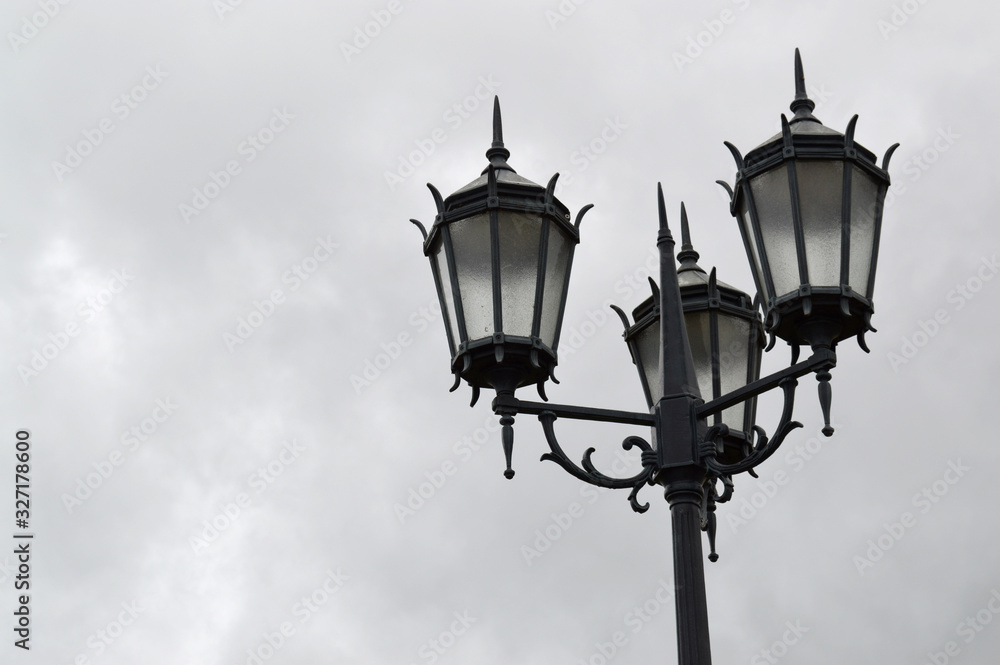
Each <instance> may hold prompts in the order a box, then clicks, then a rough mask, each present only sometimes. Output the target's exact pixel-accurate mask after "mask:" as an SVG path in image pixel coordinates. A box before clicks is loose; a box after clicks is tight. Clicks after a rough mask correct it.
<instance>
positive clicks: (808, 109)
mask: <svg viewBox="0 0 1000 665" xmlns="http://www.w3.org/2000/svg"><path fill="white" fill-rule="evenodd" d="M788 108H789V109H790V110H791V111H792V113H794V114H795V116H794V117H793V118H792V119H791V120H789V121H788V124H793V123H796V122H799V121H802V120H812V121H813V122H819V120H817V119H816V118H815V117H814V116H813V114H812V112H813V109H815V108H816V104H815V102H813V100H811V99H809V96H808V95H807V94H806V77H805V74H803V73H802V56H801V55H799V49H795V99H794V100H792V103H791V104H789V105H788Z"/></svg>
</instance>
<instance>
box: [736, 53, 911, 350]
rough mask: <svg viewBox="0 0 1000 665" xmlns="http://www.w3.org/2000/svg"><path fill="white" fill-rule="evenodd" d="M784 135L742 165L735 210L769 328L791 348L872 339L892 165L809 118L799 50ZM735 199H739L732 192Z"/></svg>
mask: <svg viewBox="0 0 1000 665" xmlns="http://www.w3.org/2000/svg"><path fill="white" fill-rule="evenodd" d="M789 108H790V109H791V111H792V112H793V113H794V116H793V118H792V119H791V120H790V121H789V120H787V118H786V117H785V116H784V115H782V117H781V132H780V133H778V134H777V135H775V136H774V137H772V138H771V139H769V140H767V141H766V142H764V143H763V144H761V145H760V146H758V147H757V148H754V149H753V150H751V151H750V152H749V153H747V155H746V157H742V156H741V155H740V152H739V151H738V150H737V149H736V148H735V147H734V146H733V145H732V144H731V143H729V142H726V146H727V147H728V148H729V150H730V151H731V152H732V154H733V157H734V159H735V160H736V167H737V177H736V183H735V187H734V188H730V187H729V186H728V184H726V183H725V182H722V181H720V184H721V185H723V186H724V187H725V188H726V189H727V191H728V192H729V194H730V200H731V203H730V211H731V213H732V214H733V216H734V217H735V218H736V219H737V221H738V223H739V227H740V233H741V235H742V237H743V242H744V246H745V249H746V252H747V258H748V260H749V262H750V265H751V268H752V270H751V272H752V273H753V276H754V281H755V283H756V286H757V291H758V293H759V294H760V296H761V299H762V301H763V307H764V326H765V329H766V330H767V332H769V333H771V335H772V339H771V343H770V345H769V346H768V348H771V346H772V345H773V344H774V336H777V337H780V338H781V339H783V340H785V341H787V342H788V343H789V344H792V345H799V344H807V345H809V346H812V347H813V348H817V347H826V348H834V347H835V346H836V344H837V342H839V341H841V340H843V339H846V338H849V337H852V336H857V338H858V342H859V344H860V345H861V348H862V349H864V350H865V351H868V348H867V346H866V345H865V341H864V334H865V333H866V332H867V331H869V330H874V328H872V326H871V317H872V314H873V312H874V304H873V292H874V286H875V267H876V262H877V258H878V248H879V237H880V234H881V227H882V211H883V204H884V200H885V194H886V191H887V189H888V187H889V184H890V181H889V174H888V171H887V168H888V163H889V159H890V157H891V155H892V153H893V151H894V150H895V149H896V147H897V146H898V144H896V145H893V146H892V147H890V148H889V149H888V151H887V152H886V154H885V156H884V158H883V161H882V166H881V167H879V166H878V165H877V163H876V158H875V155H874V154H873V153H872V152H871V151H869V150H868V149H867V148H865V147H863V146H861V145H860V144H858V143H856V142H855V141H854V129H855V124H856V123H857V119H858V117H857V116H856V115H855V116H854V117H853V118H852V119H851V121H850V123H849V124H848V126H847V130H846V133H845V134H841V133H840V132H837V131H835V130H833V129H830V128H829V127H826V126H824V125H823V124H822V123H821V122H820V121H819V120H818V119H816V118H815V117H814V116H813V115H812V111H813V109H814V108H815V104H814V103H813V101H812V100H810V99H809V98H808V96H807V95H806V90H805V79H804V76H803V73H802V60H801V57H800V56H799V52H798V49H796V51H795V99H794V100H793V101H792V103H791V105H790V107H789ZM734 190H735V191H734Z"/></svg>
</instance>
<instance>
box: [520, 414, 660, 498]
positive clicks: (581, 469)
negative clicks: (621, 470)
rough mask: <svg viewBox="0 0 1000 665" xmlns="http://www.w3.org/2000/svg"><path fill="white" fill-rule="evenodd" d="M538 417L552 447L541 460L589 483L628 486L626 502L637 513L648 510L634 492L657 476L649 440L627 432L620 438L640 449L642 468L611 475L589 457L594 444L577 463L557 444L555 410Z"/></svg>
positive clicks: (622, 487) (600, 485) (616, 486)
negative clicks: (620, 475) (626, 475)
mask: <svg viewBox="0 0 1000 665" xmlns="http://www.w3.org/2000/svg"><path fill="white" fill-rule="evenodd" d="M538 420H539V421H540V422H541V423H542V430H543V431H544V432H545V440H546V441H547V442H548V444H549V449H550V450H551V451H552V452H550V453H545V454H544V455H542V460H543V461H545V460H548V461H550V462H555V463H556V464H558V465H559V466H561V467H562V468H563V469H565V470H566V471H567V472H569V474H570V475H571V476H573V477H575V478H579V479H580V480H582V481H584V482H585V483H589V484H591V485H596V486H598V487H608V488H611V489H624V488H626V487H631V488H632V491H631V492H630V493H629V495H628V501H629V504H631V506H632V510H634V511H635V512H637V513H644V512H646V511H647V510H649V504H648V503H643V504H640V503H639V502H638V500H637V498H636V497H637V495H638V494H639V490H640V489H642V487H643V486H644V485H652V484H654V483H653V479H654V478H655V476H656V452H654V451H653V449H652V447H651V446H650V445H649V443H648V442H647V441H646V440H644V439H642V438H640V437H638V436H630V437H627V438H626V439H625V440H624V441H622V448H624V449H625V450H631V449H632V448H638V449H639V450H641V451H642V471H640V472H639V473H638V474H636V475H634V476H632V477H630V478H612V477H611V476H606V475H604V474H603V473H601V472H600V471H598V470H597V468H596V467H595V466H594V463H593V462H592V461H591V455H593V454H594V448H587V450H586V451H585V452H584V453H583V460H581V462H580V465H577V464H575V463H573V462H572V461H571V460H570V459H569V457H568V456H567V455H566V453H565V451H563V449H562V447H561V446H560V445H559V441H558V440H557V439H556V434H555V429H554V428H553V426H552V423H553V422H554V421H555V420H556V414H555V413H553V412H551V411H543V412H542V413H540V414H538Z"/></svg>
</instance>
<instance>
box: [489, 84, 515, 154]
mask: <svg viewBox="0 0 1000 665" xmlns="http://www.w3.org/2000/svg"><path fill="white" fill-rule="evenodd" d="M508 157H510V151H509V150H507V148H505V147H504V145H503V124H502V122H501V119H500V96H499V95H495V96H494V97H493V145H491V146H490V149H489V150H487V151H486V159H488V160H490V164H492V165H493V168H495V169H506V170H507V171H513V170H514V169H512V168H510V165H509V164H507V158H508ZM483 173H486V170H485V169H484V170H483Z"/></svg>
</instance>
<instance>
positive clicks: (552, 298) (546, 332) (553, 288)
mask: <svg viewBox="0 0 1000 665" xmlns="http://www.w3.org/2000/svg"><path fill="white" fill-rule="evenodd" d="M572 251H573V241H572V240H571V239H570V238H569V236H568V235H567V234H566V232H565V231H563V230H562V229H561V228H560V227H559V225H558V224H553V223H551V222H550V223H549V250H548V258H547V259H546V261H545V290H544V291H543V293H542V320H541V326H540V327H539V330H538V336H539V337H541V339H542V343H543V344H546V345H548V347H549V348H550V349H552V350H553V351H555V350H556V349H555V340H556V334H557V332H558V330H557V326H558V325H559V312H560V310H561V309H562V307H563V301H562V297H563V291H564V290H565V287H566V279H567V278H568V277H569V259H570V256H571V254H572Z"/></svg>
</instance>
